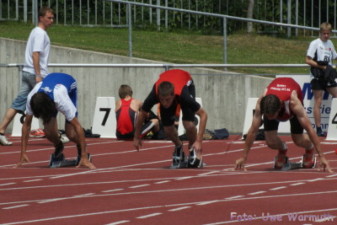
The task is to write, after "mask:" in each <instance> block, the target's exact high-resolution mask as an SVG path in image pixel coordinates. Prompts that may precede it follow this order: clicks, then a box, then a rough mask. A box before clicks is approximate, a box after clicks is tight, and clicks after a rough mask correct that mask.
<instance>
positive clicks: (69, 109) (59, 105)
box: [26, 82, 77, 121]
mask: <svg viewBox="0 0 337 225" xmlns="http://www.w3.org/2000/svg"><path fill="white" fill-rule="evenodd" d="M41 85H42V82H39V83H37V84H36V85H35V86H34V88H33V90H32V91H31V92H30V93H29V95H28V97H27V105H26V114H27V115H33V112H32V109H31V107H30V100H31V98H32V96H33V95H34V94H35V93H36V92H37V91H38V90H39V89H40V87H41ZM50 91H53V92H54V102H55V105H56V109H57V111H59V112H61V113H62V114H63V115H64V116H65V117H66V120H67V121H71V120H72V119H74V118H75V116H76V112H77V109H76V106H75V105H74V104H73V102H72V101H71V99H70V98H69V95H68V91H67V88H66V87H65V86H64V85H62V84H57V85H56V86H55V88H54V90H50Z"/></svg>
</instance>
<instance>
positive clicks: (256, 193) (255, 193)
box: [248, 191, 266, 195]
mask: <svg viewBox="0 0 337 225" xmlns="http://www.w3.org/2000/svg"><path fill="white" fill-rule="evenodd" d="M263 193H266V191H257V192H252V193H249V194H248V195H259V194H263Z"/></svg>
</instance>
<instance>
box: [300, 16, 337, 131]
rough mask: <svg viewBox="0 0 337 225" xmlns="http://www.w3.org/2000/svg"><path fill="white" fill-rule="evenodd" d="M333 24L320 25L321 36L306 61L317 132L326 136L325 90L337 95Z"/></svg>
mask: <svg viewBox="0 0 337 225" xmlns="http://www.w3.org/2000/svg"><path fill="white" fill-rule="evenodd" d="M331 29H332V28H331V24H329V23H327V22H325V23H322V24H321V26H320V36H319V38H317V39H315V40H313V41H312V42H311V43H310V45H309V48H308V51H307V55H306V58H305V62H306V63H307V64H309V65H310V67H311V69H310V70H311V74H312V76H313V78H312V80H311V89H312V92H313V94H314V118H315V125H316V133H317V135H318V136H320V137H324V136H326V135H325V133H324V132H323V131H322V128H321V112H320V107H321V104H322V100H323V94H324V91H327V92H329V93H330V94H331V95H332V97H334V98H336V97H337V83H336V81H335V79H336V71H335V70H334V69H333V68H332V67H331V65H332V62H333V60H334V59H337V53H336V50H335V47H334V45H333V43H332V41H331V40H330V35H331Z"/></svg>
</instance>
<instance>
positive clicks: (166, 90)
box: [158, 81, 174, 96]
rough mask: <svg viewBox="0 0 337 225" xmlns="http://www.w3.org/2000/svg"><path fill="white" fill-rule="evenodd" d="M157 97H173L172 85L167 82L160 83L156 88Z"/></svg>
mask: <svg viewBox="0 0 337 225" xmlns="http://www.w3.org/2000/svg"><path fill="white" fill-rule="evenodd" d="M158 95H160V96H168V95H174V85H173V84H172V83H171V82H168V81H163V82H161V83H160V84H159V86H158Z"/></svg>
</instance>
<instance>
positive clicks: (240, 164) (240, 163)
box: [235, 158, 247, 171]
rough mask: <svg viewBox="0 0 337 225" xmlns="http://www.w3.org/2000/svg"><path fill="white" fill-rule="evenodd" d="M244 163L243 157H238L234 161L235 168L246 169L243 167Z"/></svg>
mask: <svg viewBox="0 0 337 225" xmlns="http://www.w3.org/2000/svg"><path fill="white" fill-rule="evenodd" d="M245 163H246V160H245V158H240V159H238V160H236V161H235V170H243V171H247V169H246V167H245Z"/></svg>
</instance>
